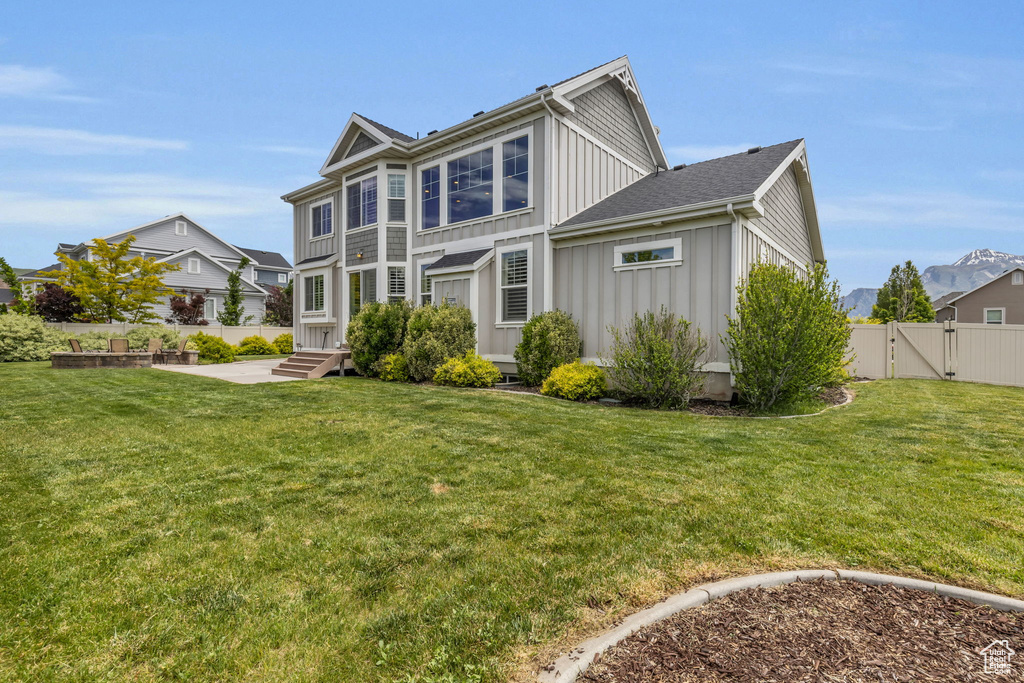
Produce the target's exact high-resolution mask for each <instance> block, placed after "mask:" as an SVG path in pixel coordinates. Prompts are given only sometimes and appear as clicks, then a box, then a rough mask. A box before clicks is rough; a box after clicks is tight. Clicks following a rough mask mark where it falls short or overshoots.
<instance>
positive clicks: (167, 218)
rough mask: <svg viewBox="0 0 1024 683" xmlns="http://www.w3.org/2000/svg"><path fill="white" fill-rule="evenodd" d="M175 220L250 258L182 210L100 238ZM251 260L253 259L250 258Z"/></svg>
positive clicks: (146, 228) (138, 231) (134, 231)
mask: <svg viewBox="0 0 1024 683" xmlns="http://www.w3.org/2000/svg"><path fill="white" fill-rule="evenodd" d="M175 220H184V221H187V222H188V223H191V224H192V225H194V226H195V227H197V228H199V229H200V230H202V231H203V232H205V233H206V234H207V235H209V236H210V237H212V238H213V239H215V240H217V241H218V242H220V243H221V244H223V245H224V246H225V247H227V248H228V249H230V250H231V251H232V252H234V253H236V254H238V256H239V257H242V256H246V257H247V258H248V255H247V254H246V253H245V252H244V251H242V250H241V249H239V248H238V247H236V246H235V245H233V244H231V243H230V242H225V241H224V240H223V239H221V238H220V237H217V235H215V234H213V233H212V232H210V231H209V230H207V229H206V228H204V227H203V226H201V225H200V224H199V223H197V222H196V221H194V220H192V219H191V218H189V217H188V216H187V215H185V214H184V213H183V212H180V211H179V212H178V213H175V214H172V215H170V216H164V217H163V218H159V219H157V220H155V221H150V222H149V223H143V224H142V225H138V226H136V227H134V228H128V229H127V230H121V231H119V232H115V233H114V234H112V235H107V236H106V237H101V238H100V239H101V240H103V241H104V242H109V241H110V240H112V239H113V238H115V237H120V236H121V235H129V234H132V235H138V234H139V233H140V232H142V231H144V230H148V229H149V228H152V227H154V226H156V225H160V224H161V223H165V222H167V221H172V222H173V221H175ZM90 242H91V240H90ZM249 260H250V261H251V260H252V259H251V258H250V259H249Z"/></svg>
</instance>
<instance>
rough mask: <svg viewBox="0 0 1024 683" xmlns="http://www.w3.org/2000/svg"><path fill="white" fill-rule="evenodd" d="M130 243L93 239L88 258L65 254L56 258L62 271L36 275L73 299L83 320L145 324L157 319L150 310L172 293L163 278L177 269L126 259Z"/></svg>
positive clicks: (131, 238) (149, 260) (128, 240)
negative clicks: (62, 289) (75, 300)
mask: <svg viewBox="0 0 1024 683" xmlns="http://www.w3.org/2000/svg"><path fill="white" fill-rule="evenodd" d="M134 242H135V236H134V235H129V236H128V237H127V238H125V239H124V240H123V241H121V242H118V243H116V244H108V243H107V241H106V240H102V239H95V240H93V241H92V245H91V247H90V249H89V255H90V258H88V259H82V260H80V261H76V260H74V259H72V258H71V257H69V256H68V255H67V254H57V258H58V259H59V260H60V262H61V265H62V266H63V268H62V269H61V270H54V271H50V272H44V273H40V274H41V275H42V276H43V277H46V278H50V279H53V280H56V281H57V284H58V285H60V286H61V287H63V288H64V289H65V290H67V291H68V292H70V293H72V294H74V295H75V296H77V297H78V299H79V301H80V302H81V305H82V318H84V319H86V320H90V321H95V322H108V323H112V322H128V323H144V322H148V321H150V320H153V319H155V318H158V316H157V314H156V313H155V312H154V311H153V306H154V305H155V304H156V303H158V302H159V301H160V298H161V297H163V296H166V295H167V294H173V293H174V290H173V289H171V288H170V287H168V286H167V285H165V284H164V281H163V276H164V274H165V273H168V272H171V271H175V270H179V269H180V266H178V265H177V264H170V263H159V262H157V260H156V259H155V258H143V257H142V256H133V257H131V258H129V257H128V252H129V251H130V250H131V247H132V244H133V243H134Z"/></svg>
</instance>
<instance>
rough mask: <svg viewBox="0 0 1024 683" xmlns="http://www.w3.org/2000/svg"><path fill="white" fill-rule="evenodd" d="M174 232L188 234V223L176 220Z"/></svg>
mask: <svg viewBox="0 0 1024 683" xmlns="http://www.w3.org/2000/svg"><path fill="white" fill-rule="evenodd" d="M174 234H175V235H181V236H184V235H187V234H188V223H186V222H185V221H174Z"/></svg>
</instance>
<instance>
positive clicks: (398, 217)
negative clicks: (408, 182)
mask: <svg viewBox="0 0 1024 683" xmlns="http://www.w3.org/2000/svg"><path fill="white" fill-rule="evenodd" d="M388 222H389V223H404V222H405V174H404V173H388Z"/></svg>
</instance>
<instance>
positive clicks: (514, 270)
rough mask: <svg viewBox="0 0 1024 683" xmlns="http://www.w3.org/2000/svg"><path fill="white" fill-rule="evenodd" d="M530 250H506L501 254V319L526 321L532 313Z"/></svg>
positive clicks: (503, 320) (505, 320) (504, 320)
mask: <svg viewBox="0 0 1024 683" xmlns="http://www.w3.org/2000/svg"><path fill="white" fill-rule="evenodd" d="M529 260H530V252H529V251H528V250H527V249H517V250H515V251H506V252H504V253H503V254H502V255H501V279H500V288H501V321H502V322H525V321H526V319H527V317H529V314H530V288H529V284H530V269H529V265H530V264H529Z"/></svg>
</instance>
